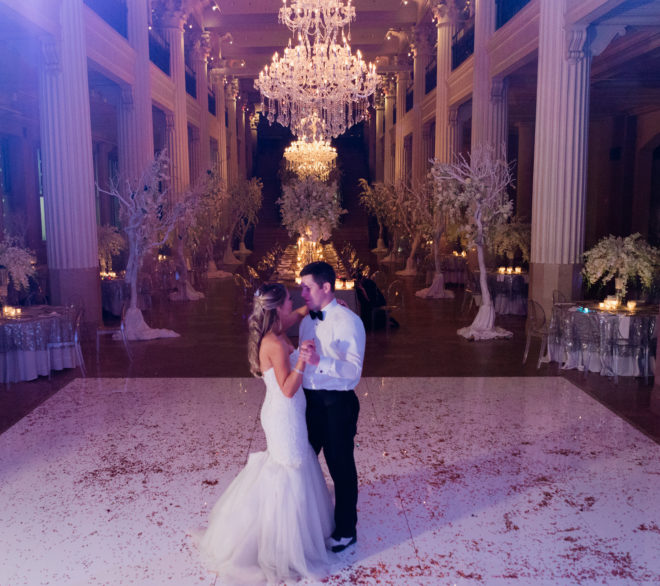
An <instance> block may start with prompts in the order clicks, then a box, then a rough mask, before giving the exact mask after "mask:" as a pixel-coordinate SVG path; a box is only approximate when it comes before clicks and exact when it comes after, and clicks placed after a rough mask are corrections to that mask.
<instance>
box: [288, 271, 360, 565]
mask: <svg viewBox="0 0 660 586" xmlns="http://www.w3.org/2000/svg"><path fill="white" fill-rule="evenodd" d="M300 276H301V278H302V297H303V299H304V300H305V304H306V305H307V307H308V308H309V310H310V311H309V315H307V316H306V317H305V318H304V319H303V320H302V322H301V323H300V335H299V340H313V342H312V343H305V344H302V345H301V348H300V352H301V355H302V357H303V359H304V360H305V362H307V366H306V368H305V372H304V374H303V389H304V391H305V397H306V399H307V430H308V434H309V443H310V444H311V445H312V447H313V448H314V451H315V452H316V453H317V455H318V453H319V452H320V451H321V449H323V455H324V456H325V461H326V463H327V464H328V470H329V471H330V476H331V477H332V480H333V482H334V483H335V530H334V532H333V533H332V536H331V537H330V538H329V540H328V544H327V545H328V547H329V548H330V549H331V550H332V551H334V552H339V551H343V550H344V549H346V548H347V547H348V546H350V545H353V544H354V543H355V542H356V540H357V536H356V525H357V498H358V479H357V470H356V468H355V459H354V457H353V438H354V437H355V434H356V432H357V420H358V414H359V412H360V403H359V401H358V398H357V396H356V395H355V391H354V389H355V387H356V386H357V384H358V382H359V381H360V375H361V373H362V362H363V360H364V344H365V332H364V326H363V325H362V321H361V320H360V318H359V317H358V316H357V315H356V314H355V313H353V312H352V311H351V310H350V309H348V308H346V307H344V306H342V305H339V304H338V303H337V300H336V299H335V271H334V269H333V268H332V267H331V266H330V265H329V264H328V263H325V262H313V263H310V264H308V265H307V266H306V267H305V268H303V270H302V271H301V272H300Z"/></svg>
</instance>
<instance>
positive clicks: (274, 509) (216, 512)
mask: <svg viewBox="0 0 660 586" xmlns="http://www.w3.org/2000/svg"><path fill="white" fill-rule="evenodd" d="M333 523H334V522H333V508H332V503H331V500H330V495H329V492H328V488H327V486H326V484H325V479H324V478H323V473H322V472H321V468H320V466H319V463H318V459H317V458H316V454H314V451H313V450H312V448H311V446H310V447H309V457H307V458H304V459H303V462H302V464H301V465H300V466H296V467H293V466H285V465H283V464H281V463H279V462H277V461H276V460H275V459H274V458H273V457H272V456H271V455H270V454H269V453H268V452H258V453H254V454H250V457H249V459H248V462H247V465H246V466H245V468H244V469H243V470H242V471H241V472H240V473H239V474H238V476H237V477H236V478H235V479H234V480H233V482H232V483H231V484H230V485H229V487H228V488H227V490H226V491H225V492H224V494H223V495H222V496H221V497H220V499H219V500H218V502H217V503H216V504H215V506H214V507H213V510H212V511H211V515H210V518H209V526H208V528H207V529H206V531H205V532H204V533H203V534H201V535H200V536H198V538H197V539H198V544H199V548H200V551H201V553H202V556H203V558H204V561H205V563H206V564H207V566H208V567H209V569H211V570H213V571H215V572H217V573H218V574H219V575H220V576H221V578H222V579H223V580H224V581H225V582H226V583H230V584H263V583H267V582H268V583H270V582H275V583H276V582H281V581H283V580H291V579H293V580H295V579H299V578H301V577H309V578H316V579H318V578H321V577H323V576H324V575H325V574H326V573H327V565H328V562H329V559H328V553H327V551H326V548H325V539H326V538H327V537H329V536H330V534H331V532H332V530H333Z"/></svg>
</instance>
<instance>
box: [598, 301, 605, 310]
mask: <svg viewBox="0 0 660 586" xmlns="http://www.w3.org/2000/svg"><path fill="white" fill-rule="evenodd" d="M598 309H605V302H603V301H601V302H600V303H599V304H598Z"/></svg>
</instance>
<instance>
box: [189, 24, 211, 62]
mask: <svg viewBox="0 0 660 586" xmlns="http://www.w3.org/2000/svg"><path fill="white" fill-rule="evenodd" d="M210 54H211V33H210V32H209V31H207V30H204V31H202V32H201V33H200V34H199V36H198V37H197V38H196V39H195V40H194V42H193V55H194V56H195V59H196V60H197V61H201V62H206V60H207V59H208V58H209V55H210Z"/></svg>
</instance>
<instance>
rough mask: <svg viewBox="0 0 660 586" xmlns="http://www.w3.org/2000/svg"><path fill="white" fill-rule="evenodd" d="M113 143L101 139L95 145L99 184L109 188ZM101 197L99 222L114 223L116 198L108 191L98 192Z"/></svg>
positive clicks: (102, 187)
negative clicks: (113, 213) (114, 200)
mask: <svg viewBox="0 0 660 586" xmlns="http://www.w3.org/2000/svg"><path fill="white" fill-rule="evenodd" d="M112 148H113V147H112V145H111V144H110V143H107V142H104V141H101V142H97V143H96V144H95V145H94V149H95V150H96V176H97V177H96V181H97V183H98V186H99V187H100V188H101V189H103V190H107V189H109V188H110V180H111V177H110V160H109V157H110V151H111V150H112ZM98 198H99V224H101V225H102V226H103V225H108V224H112V208H113V205H114V202H113V201H112V200H113V199H114V198H113V197H112V196H111V195H108V194H107V193H101V192H99V194H98Z"/></svg>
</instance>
